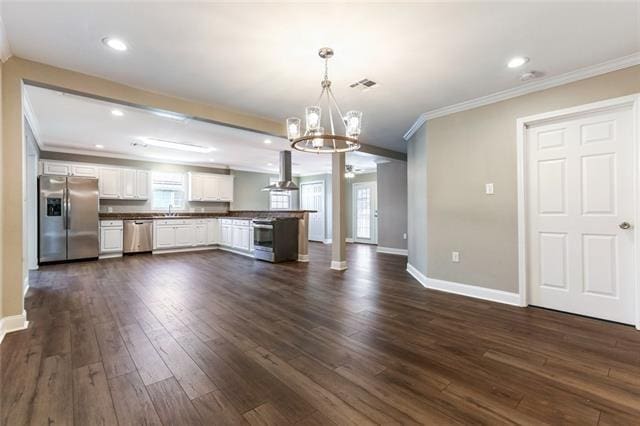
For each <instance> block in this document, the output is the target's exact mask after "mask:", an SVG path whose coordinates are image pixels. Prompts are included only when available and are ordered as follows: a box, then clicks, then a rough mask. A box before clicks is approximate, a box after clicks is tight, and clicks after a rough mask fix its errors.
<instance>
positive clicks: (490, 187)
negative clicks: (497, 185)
mask: <svg viewBox="0 0 640 426" xmlns="http://www.w3.org/2000/svg"><path fill="white" fill-rule="evenodd" d="M484 192H485V193H486V194H487V195H493V194H494V192H493V184H492V183H486V184H485V185H484Z"/></svg>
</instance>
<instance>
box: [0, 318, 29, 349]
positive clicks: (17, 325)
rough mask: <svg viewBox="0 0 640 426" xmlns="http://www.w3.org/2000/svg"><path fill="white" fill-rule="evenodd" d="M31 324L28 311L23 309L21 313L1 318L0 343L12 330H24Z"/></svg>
mask: <svg viewBox="0 0 640 426" xmlns="http://www.w3.org/2000/svg"><path fill="white" fill-rule="evenodd" d="M28 326H29V321H27V312H26V311H22V314H21V315H12V316H9V317H4V318H1V319H0V343H2V339H4V336H5V335H6V334H7V333H11V332H12V331H18V330H24V329H25V328H27V327H28Z"/></svg>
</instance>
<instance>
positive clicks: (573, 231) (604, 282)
mask: <svg viewBox="0 0 640 426" xmlns="http://www.w3.org/2000/svg"><path fill="white" fill-rule="evenodd" d="M637 100H638V97H637V96H632V97H625V98H619V99H613V100H610V101H604V102H598V103H595V104H590V105H585V106H582V107H577V108H571V109H568V110H563V111H558V112H553V113H549V114H542V115H540V116H535V117H530V118H526V119H521V120H518V126H519V127H518V128H519V129H521V131H520V132H519V146H518V149H519V182H518V192H519V198H520V200H519V236H520V241H521V243H520V295H521V300H522V302H523V303H522V304H523V305H526V304H531V305H535V306H540V307H544V308H550V309H555V310H559V311H564V312H570V313H575V314H580V315H585V316H590V317H594V318H600V319H605V320H610V321H616V322H621V323H625V324H636V326H637V327H638V326H640V323H639V322H638V318H637V314H636V312H637V305H638V295H637V291H636V287H637V267H636V263H637V258H636V256H637V255H636V254H635V246H636V241H637V237H638V231H637V228H636V227H637V226H640V223H638V220H637V216H638V214H637V203H638V199H637V196H636V195H635V193H636V191H637V189H636V188H637V185H636V182H637V176H638V173H637V172H636V171H635V170H636V169H637V167H638V161H637V156H638V151H637V148H638V135H637V134H635V132H636V131H635V130H634V126H635V125H634V122H636V120H637V116H638V111H637V103H638V101H637ZM523 226H524V227H525V229H522V227H523ZM522 298H523V299H522Z"/></svg>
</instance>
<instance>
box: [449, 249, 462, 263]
mask: <svg viewBox="0 0 640 426" xmlns="http://www.w3.org/2000/svg"><path fill="white" fill-rule="evenodd" d="M451 261H452V262H454V263H458V262H460V252H459V251H452V252H451Z"/></svg>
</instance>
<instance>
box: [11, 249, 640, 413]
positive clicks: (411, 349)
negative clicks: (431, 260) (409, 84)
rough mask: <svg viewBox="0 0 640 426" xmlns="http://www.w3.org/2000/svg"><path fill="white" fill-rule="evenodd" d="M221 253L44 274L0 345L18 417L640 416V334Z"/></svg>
mask: <svg viewBox="0 0 640 426" xmlns="http://www.w3.org/2000/svg"><path fill="white" fill-rule="evenodd" d="M310 254H311V262H309V263H298V262H291V263H283V264H270V263H266V262H260V261H256V260H253V259H250V258H247V257H243V256H237V255H234V254H231V253H226V252H222V251H206V252H191V253H175V254H166V255H162V256H154V255H138V256H127V257H124V258H118V259H107V260H101V261H89V262H74V263H68V264H56V265H47V266H42V267H41V268H40V269H39V270H37V271H33V272H32V273H31V275H30V290H29V292H28V294H27V297H26V299H25V307H26V310H27V316H28V319H29V321H30V326H29V328H28V329H27V330H23V331H19V332H15V333H10V334H8V335H7V336H5V338H4V340H3V342H2V344H0V384H1V385H2V386H0V404H1V405H0V408H1V410H0V420H1V423H0V424H1V425H2V426H4V425H14V424H49V425H54V426H55V425H60V424H75V425H85V424H229V425H231V424H302V425H331V424H412V423H413V424H416V423H419V424H438V425H440V424H505V423H508V424H581V425H590V424H593V425H595V424H599V425H609V424H611V425H613V424H615V425H621V424H634V423H637V421H636V419H638V418H640V390H639V386H640V333H639V332H637V331H636V330H634V329H633V328H632V327H627V326H622V325H618V324H613V323H608V322H604V321H598V320H595V319H589V318H584V317H578V316H575V315H568V314H562V313H559V312H553V311H548V310H544V309H539V308H519V307H514V306H507V305H500V304H496V303H492V302H488V301H484V300H476V299H470V298H465V297H462V296H456V295H452V294H447V293H442V292H438V291H431V290H427V289H424V288H423V287H422V286H421V285H420V284H419V283H417V282H416V281H415V280H414V279H413V278H412V277H411V276H410V275H408V274H407V272H406V258H403V257H402V256H394V255H386V254H380V253H376V252H375V247H371V246H367V245H358V244H350V245H348V250H347V259H348V264H349V269H348V270H346V271H342V272H336V271H331V270H329V269H328V265H329V263H330V246H327V245H324V244H315V243H311V244H310Z"/></svg>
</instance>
